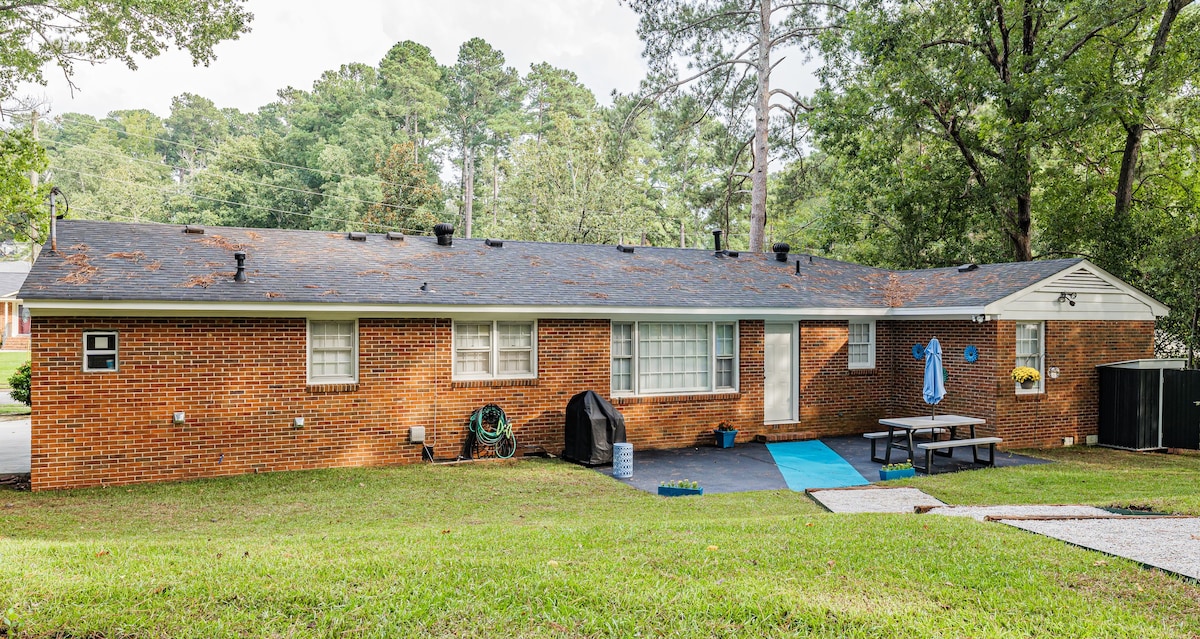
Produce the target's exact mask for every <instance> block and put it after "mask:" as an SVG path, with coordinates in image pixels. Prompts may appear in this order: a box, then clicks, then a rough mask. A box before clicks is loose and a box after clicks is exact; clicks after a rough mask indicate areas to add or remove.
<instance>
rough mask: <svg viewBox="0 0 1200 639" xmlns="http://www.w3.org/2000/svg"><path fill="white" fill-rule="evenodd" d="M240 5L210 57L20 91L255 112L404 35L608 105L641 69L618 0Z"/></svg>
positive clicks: (117, 103) (85, 105)
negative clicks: (567, 79) (241, 19)
mask: <svg viewBox="0 0 1200 639" xmlns="http://www.w3.org/2000/svg"><path fill="white" fill-rule="evenodd" d="M247 6H248V7H249V9H250V11H251V12H253V13H254V22H253V23H252V24H251V27H252V30H251V31H250V32H249V33H247V34H243V35H242V37H241V39H239V40H236V41H232V42H224V43H222V44H220V45H218V46H217V48H216V55H217V59H216V60H215V61H214V62H213V63H212V65H211V66H209V67H193V66H192V64H191V58H190V56H188V55H187V53H185V52H177V51H172V52H169V53H166V54H164V55H162V56H160V57H158V58H155V59H153V60H143V61H140V63H139V68H138V69H137V70H136V71H131V70H129V69H127V68H126V67H125V66H124V65H123V64H120V63H109V64H105V65H99V66H87V65H79V66H78V67H77V68H76V74H75V84H76V85H77V86H78V87H79V89H78V90H77V91H76V92H75V95H74V97H72V96H71V92H70V90H69V88H68V86H67V83H66V81H65V80H64V79H63V77H62V74H61V73H60V72H59V71H58V69H57V68H50V67H48V68H47V69H46V70H45V74H46V78H47V80H48V85H47V86H46V87H38V86H30V87H28V88H27V89H28V90H27V91H26V93H30V94H33V95H44V96H45V97H47V98H48V99H49V100H50V103H51V113H52V114H61V113H65V112H78V113H89V114H92V115H95V116H103V115H105V114H107V113H108V112H109V111H115V110H118V109H132V108H148V109H150V110H151V111H153V112H155V113H157V114H159V115H161V116H166V115H168V113H169V111H170V105H171V98H172V97H173V96H176V95H179V94H180V93H184V92H191V93H197V94H200V95H203V96H205V97H207V98H210V99H211V100H213V101H214V102H216V104H217V106H218V107H236V108H238V109H241V110H242V111H253V110H255V109H257V108H259V107H261V106H263V105H264V104H267V103H268V102H271V101H272V100H274V99H275V92H276V91H277V90H278V89H281V88H283V87H286V86H293V87H296V88H300V89H310V88H312V83H313V81H314V80H316V79H317V77H318V76H320V74H321V73H322V72H324V71H327V70H330V69H337V68H338V67H339V66H341V65H342V64H345V63H348V62H362V63H366V64H370V65H372V66H374V65H377V64H378V63H379V60H380V59H381V58H382V57H383V55H384V54H385V53H387V51H388V49H390V48H391V46H392V45H393V44H395V43H397V42H400V41H402V40H414V41H416V42H420V43H421V44H424V45H425V46H428V47H429V48H430V49H432V51H433V55H434V57H436V58H437V60H438V62H440V63H442V64H452V63H453V62H454V60H455V58H456V57H457V55H458V47H459V45H461V44H462V43H463V42H465V41H466V40H468V39H470V38H472V37H475V36H479V37H482V38H483V39H485V40H487V41H488V42H489V43H491V44H492V46H494V47H496V48H497V49H499V50H500V51H502V52H504V55H505V57H506V59H507V61H508V64H509V65H512V66H514V67H516V68H517V70H518V71H520V72H521V73H522V74H525V73H526V72H528V71H529V65H530V64H533V63H536V62H542V61H545V62H549V63H550V64H552V65H554V66H557V67H560V68H565V69H569V70H571V71H574V72H575V73H577V74H578V75H579V78H580V80H581V81H582V82H583V84H584V85H586V86H587V87H588V88H590V89H591V90H592V91H593V92H594V93H595V94H596V97H597V99H599V100H600V101H601V102H604V103H607V102H608V96H609V93H610V92H611V91H612V90H614V89H616V90H617V91H621V92H624V93H628V92H632V91H634V90H636V89H637V88H638V82H639V81H640V80H641V79H642V77H643V76H644V75H645V72H646V65H645V63H644V62H643V61H642V58H641V52H642V43H641V41H639V40H638V37H637V30H636V29H637V16H636V15H635V14H634V13H633V11H632V10H630V9H629V8H628V7H625V6H622V5H621V4H619V3H618V2H617V0H556V1H555V2H530V1H528V0H436V1H433V0H340V1H335V2H329V1H323V2H318V1H316V0H249V2H248V4H247ZM789 62H790V61H789ZM797 66H798V65H797ZM778 71H779V73H777V74H776V75H775V76H774V77H775V79H776V81H778V80H780V79H783V80H784V81H785V83H786V85H791V87H790V88H792V89H799V90H800V91H801V92H802V93H809V92H811V80H809V79H808V77H807V76H808V74H807V73H806V72H803V70H802V69H800V68H793V69H789V68H788V67H787V63H785V65H784V66H781V67H780V68H779V69H778ZM787 80H792V81H791V82H787ZM797 85H799V86H797ZM805 85H808V86H805Z"/></svg>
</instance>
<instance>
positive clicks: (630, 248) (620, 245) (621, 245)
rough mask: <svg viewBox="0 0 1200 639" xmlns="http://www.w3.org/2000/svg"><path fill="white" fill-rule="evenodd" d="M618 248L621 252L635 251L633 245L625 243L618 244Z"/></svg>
mask: <svg viewBox="0 0 1200 639" xmlns="http://www.w3.org/2000/svg"><path fill="white" fill-rule="evenodd" d="M617 250H618V251H620V252H622V253H632V252H633V247H632V246H625V245H624V244H618V245H617Z"/></svg>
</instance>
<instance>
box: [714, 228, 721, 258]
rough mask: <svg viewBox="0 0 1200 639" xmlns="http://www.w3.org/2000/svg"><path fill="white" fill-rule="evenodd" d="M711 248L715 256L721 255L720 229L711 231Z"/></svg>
mask: <svg viewBox="0 0 1200 639" xmlns="http://www.w3.org/2000/svg"><path fill="white" fill-rule="evenodd" d="M713 247H714V248H713V251H715V252H716V254H717V255H720V254H721V229H716V230H714V231H713Z"/></svg>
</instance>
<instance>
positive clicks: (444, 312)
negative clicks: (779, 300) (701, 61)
mask: <svg viewBox="0 0 1200 639" xmlns="http://www.w3.org/2000/svg"><path fill="white" fill-rule="evenodd" d="M26 307H27V308H28V309H29V310H30V313H31V314H32V315H35V316H39V317H43V316H55V315H76V316H94V317H118V316H123V317H130V316H140V317H197V316H210V317H318V318H319V317H364V318H370V317H409V318H416V317H451V318H458V317H496V316H505V317H514V318H538V317H542V318H547V319H553V318H580V319H611V318H634V319H636V318H644V317H654V316H659V317H703V318H705V319H786V320H790V321H795V320H804V319H816V320H843V319H863V318H868V319H896V320H907V319H912V320H916V319H964V320H966V319H970V318H971V317H973V316H975V315H980V314H982V313H983V308H982V307H975V306H972V307H964V306H956V307H944V308H869V307H864V308H728V307H714V308H697V307H690V308H684V307H640V306H639V307H628V306H608V307H605V306H510V305H478V306H474V305H443V304H426V305H401V304H320V303H305V304H288V303H278V302H212V303H204V304H197V303H192V302H147V301H129V300H98V301H97V300H28V301H27V302H26Z"/></svg>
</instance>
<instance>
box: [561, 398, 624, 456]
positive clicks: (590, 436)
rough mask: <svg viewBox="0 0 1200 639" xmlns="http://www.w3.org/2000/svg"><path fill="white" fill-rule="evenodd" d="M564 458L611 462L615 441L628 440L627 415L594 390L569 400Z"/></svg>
mask: <svg viewBox="0 0 1200 639" xmlns="http://www.w3.org/2000/svg"><path fill="white" fill-rule="evenodd" d="M564 439H565V442H566V447H565V448H564V449H563V454H562V456H563V459H566V460H567V461H573V462H575V463H577V464H583V465H584V466H599V465H601V464H611V463H612V459H613V447H612V445H613V444H614V443H616V442H623V441H625V416H624V415H622V414H621V412H620V411H618V410H617V409H615V408H613V405H612V404H610V403H608V401H607V400H605V399H604V398H603V397H601V396H599V395H597V394H596V392H595V391H584V392H582V393H580V394H578V395H576V396H574V397H572V398H571V401H569V402H567V424H566V432H565V434H564Z"/></svg>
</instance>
